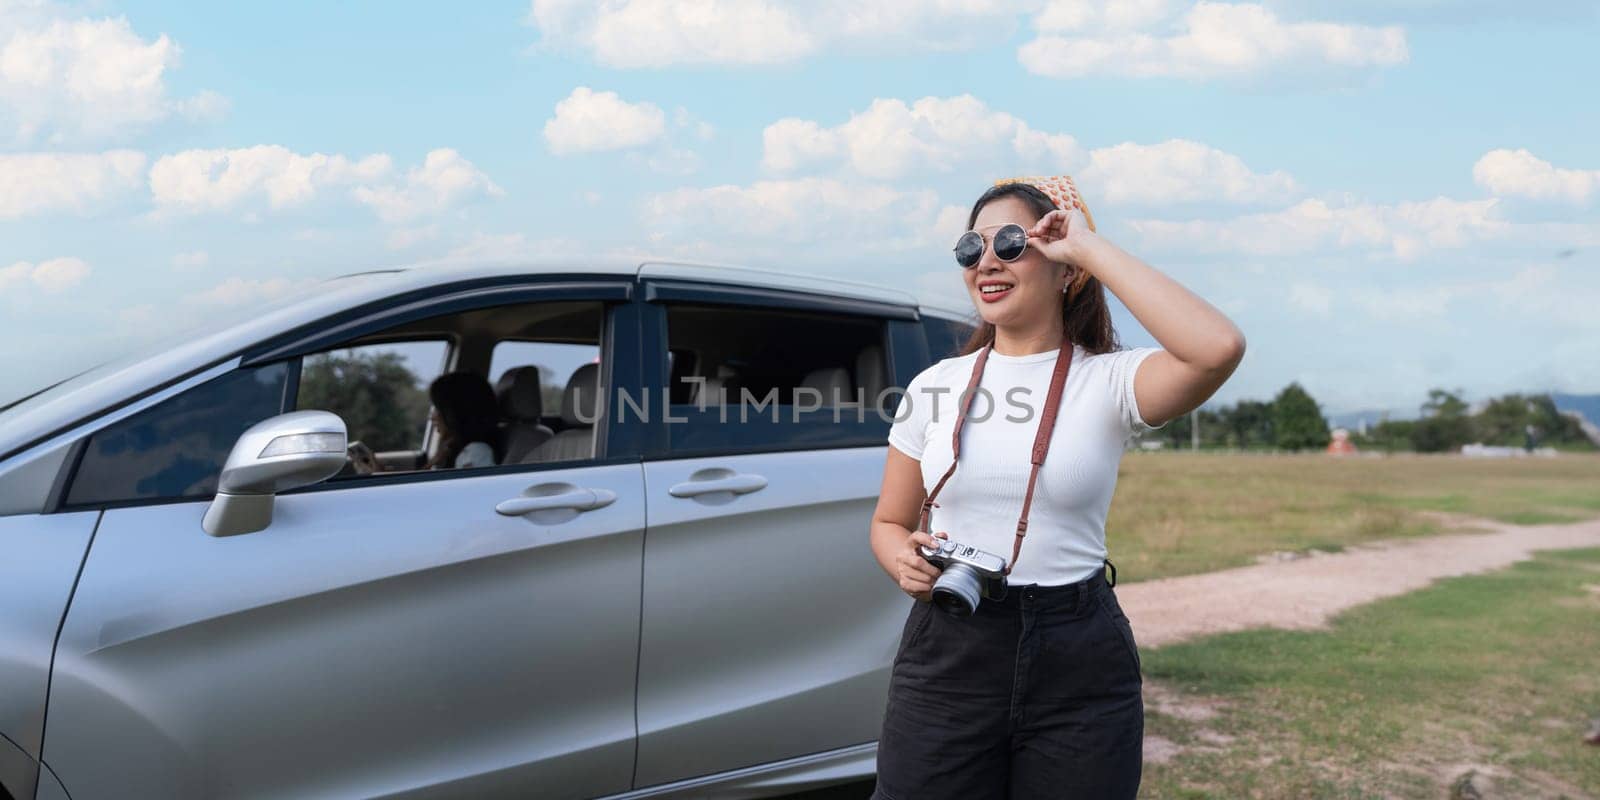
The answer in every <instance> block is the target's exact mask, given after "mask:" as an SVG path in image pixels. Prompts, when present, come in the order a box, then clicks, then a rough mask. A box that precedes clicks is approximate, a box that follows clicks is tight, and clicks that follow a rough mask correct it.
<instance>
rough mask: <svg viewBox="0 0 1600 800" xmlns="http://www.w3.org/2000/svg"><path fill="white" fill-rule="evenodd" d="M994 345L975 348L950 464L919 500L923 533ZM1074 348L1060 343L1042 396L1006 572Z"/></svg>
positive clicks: (956, 456)
mask: <svg viewBox="0 0 1600 800" xmlns="http://www.w3.org/2000/svg"><path fill="white" fill-rule="evenodd" d="M993 347H994V346H993V345H987V346H985V347H984V348H983V349H982V350H980V351H978V358H977V360H975V361H974V362H973V363H972V377H971V378H969V379H968V380H967V389H966V391H964V392H962V393H961V398H960V402H961V411H960V413H959V414H957V416H956V424H955V430H954V431H953V432H952V433H951V434H950V437H951V441H950V453H951V458H950V468H949V469H947V470H945V471H944V476H943V477H941V478H939V482H938V483H936V484H934V486H933V491H932V492H929V493H928V498H927V499H926V500H923V501H922V514H921V518H920V519H919V520H918V521H917V530H919V531H922V532H924V533H931V531H929V530H928V516H929V514H931V513H932V509H933V508H934V507H935V506H937V505H939V504H938V503H936V502H934V499H935V498H937V497H938V496H939V492H940V491H941V490H943V489H944V485H945V483H946V482H948V481H949V480H950V476H951V475H954V474H955V473H956V463H957V462H959V461H960V460H961V428H962V426H963V425H964V424H965V423H966V421H967V414H968V413H969V412H970V411H971V409H972V398H973V397H975V396H977V393H978V383H979V382H980V381H982V380H983V367H984V365H985V364H987V363H988V361H989V351H990V350H991V349H993ZM1073 350H1074V348H1073V346H1072V343H1071V342H1068V341H1063V342H1062V343H1061V350H1060V352H1058V353H1057V354H1056V367H1055V371H1054V372H1052V373H1051V374H1050V392H1049V394H1048V395H1046V396H1045V401H1044V413H1043V414H1041V415H1040V417H1039V430H1038V432H1037V433H1035V434H1034V436H1033V453H1032V462H1033V466H1032V468H1030V469H1029V470H1028V493H1027V495H1025V496H1024V497H1023V499H1022V516H1021V517H1019V518H1018V519H1017V538H1016V540H1015V541H1014V542H1013V543H1012V545H1011V560H1010V561H1007V562H1006V571H1005V574H1007V575H1010V574H1011V569H1012V568H1013V567H1015V566H1016V565H1017V557H1018V556H1019V555H1021V554H1022V537H1024V536H1026V535H1028V510H1029V509H1030V508H1032V507H1033V487H1034V485H1035V484H1036V483H1038V481H1039V467H1040V466H1041V465H1042V464H1044V456H1045V453H1047V452H1049V450H1050V434H1051V433H1052V432H1054V431H1055V427H1056V412H1058V411H1060V410H1061V392H1062V389H1063V388H1064V387H1065V386H1066V385H1067V371H1068V370H1069V369H1071V368H1072V354H1073Z"/></svg>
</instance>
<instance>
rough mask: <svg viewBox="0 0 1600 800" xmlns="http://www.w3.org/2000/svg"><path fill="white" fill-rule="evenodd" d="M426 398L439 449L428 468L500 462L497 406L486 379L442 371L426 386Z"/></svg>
mask: <svg viewBox="0 0 1600 800" xmlns="http://www.w3.org/2000/svg"><path fill="white" fill-rule="evenodd" d="M428 399H429V400H430V401H432V402H433V410H432V412H431V416H430V417H429V420H430V421H431V422H432V423H433V429H434V430H436V431H438V432H439V450H438V452H436V453H435V454H434V456H433V459H432V460H431V461H429V462H428V469H446V468H451V467H455V468H465V467H492V466H494V465H495V464H498V463H500V459H501V458H503V457H504V455H505V454H504V452H502V450H501V447H502V442H501V437H500V406H499V402H498V401H497V400H496V399H495V396H494V389H492V388H490V386H489V381H488V380H486V379H485V378H484V377H483V376H482V375H479V374H478V373H476V372H465V371H463V372H446V373H445V374H443V375H440V376H439V377H437V378H435V379H434V380H433V383H431V384H429V385H428Z"/></svg>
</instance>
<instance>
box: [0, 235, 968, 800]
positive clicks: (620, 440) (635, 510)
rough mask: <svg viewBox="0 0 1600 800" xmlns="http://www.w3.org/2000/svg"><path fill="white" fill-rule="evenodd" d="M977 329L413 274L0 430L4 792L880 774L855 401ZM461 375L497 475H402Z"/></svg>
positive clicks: (727, 782) (684, 784) (883, 655)
mask: <svg viewBox="0 0 1600 800" xmlns="http://www.w3.org/2000/svg"><path fill="white" fill-rule="evenodd" d="M968 330H969V329H968V328H966V326H965V325H963V324H962V323H961V322H960V315H959V314H954V313H949V312H945V313H939V312H937V311H934V310H931V309H928V308H923V307H919V305H918V304H917V303H916V301H915V300H914V299H913V298H912V297H910V296H909V295H905V294H903V293H900V292H897V291H893V290H889V289H878V288H873V287H866V286H861V285H854V284H846V283H841V282H838V281H831V280H820V279H814V278H804V277H797V276H790V275H782V274H777V273H766V272H760V271H756V270H749V269H736V268H727V267H713V266H697V265H687V264H667V263H645V264H640V263H638V262H627V263H622V262H617V263H599V264H593V263H585V264H583V265H581V266H577V265H572V264H553V263H551V264H533V265H529V264H518V265H474V266H460V265H456V266H430V267H423V268H418V269H409V270H388V271H382V272H372V273H362V274H357V275H351V276H346V277H343V278H338V279H334V280H331V281H327V282H324V283H322V284H319V285H318V286H317V288H316V290H315V291H314V292H311V293H310V296H308V297H306V298H303V299H300V300H296V301H294V302H289V303H283V304H280V305H279V306H277V307H274V308H270V309H264V310H261V311H260V312H259V313H258V314H256V315H255V316H254V317H252V318H250V319H248V320H246V321H243V322H241V323H239V324H237V325H233V326H230V327H227V328H226V329H224V330H221V331H219V332H215V333H210V334H207V335H204V336H201V337H191V338H189V339H186V340H182V341H179V342H177V343H176V344H174V345H173V346H171V347H169V348H167V349H164V350H162V351H160V352H157V353H154V354H153V355H150V356H148V357H145V358H141V359H135V360H130V361H127V362H123V363H117V364H112V365H108V366H104V367H100V368H97V369H95V370H93V371H91V372H89V373H86V374H84V375H81V376H78V377H76V378H73V379H71V380H68V381H66V382H64V383H62V384H59V385H57V386H54V387H51V388H49V389H46V390H44V391H43V392H41V393H39V394H37V395H34V396H32V397H29V398H25V399H23V400H21V401H19V402H16V403H13V404H11V405H10V406H8V407H6V408H4V409H3V410H0V609H3V611H0V787H3V791H0V797H4V796H5V795H6V794H7V793H9V796H10V798H15V800H21V799H22V798H34V797H37V798H41V799H43V798H50V799H51V800H55V798H66V797H68V793H70V796H71V797H73V798H75V799H76V800H95V798H129V797H160V798H168V797H205V798H211V797H294V798H305V797H495V796H503V797H550V798H559V797H619V798H620V797H762V796H772V795H780V794H785V793H791V792H795V791H800V790H805V789H810V788H814V787H820V786H826V785H830V784H834V783H839V782H841V781H850V780H860V779H863V778H870V776H871V774H872V770H873V762H874V750H875V742H874V740H875V738H876V737H877V735H878V731H879V726H880V724H881V721H882V714H883V705H884V701H885V697H886V691H887V686H888V671H889V666H890V662H891V659H892V657H893V652H894V648H895V645H896V642H897V639H898V636H899V634H900V626H901V625H902V624H903V621H904V619H905V616H906V611H907V609H908V607H909V604H910V602H911V601H910V600H909V599H908V598H906V597H905V596H904V595H903V594H902V593H900V592H899V591H898V590H897V589H896V587H895V586H894V584H893V582H892V581H890V580H889V579H887V578H886V577H885V576H884V575H883V574H882V573H881V572H880V571H879V569H878V567H877V565H876V563H875V562H874V560H873V558H872V557H871V554H870V553H869V551H868V550H867V528H868V524H869V519H870V517H871V513H872V509H873V506H874V503H875V500H876V493H877V489H878V485H879V481H880V478H881V475H882V467H883V460H884V455H885V449H884V448H885V444H884V441H885V436H886V434H887V431H888V427H889V420H888V415H889V414H892V412H893V410H894V408H895V401H896V398H897V395H895V393H894V392H893V391H889V392H885V391H884V390H885V389H892V387H896V386H904V385H905V384H906V383H908V382H909V381H910V379H911V376H913V375H915V374H916V373H917V372H918V371H919V370H921V369H922V368H923V367H925V366H926V365H927V364H929V363H930V361H931V360H932V359H936V358H939V357H942V356H944V355H948V354H950V352H951V351H952V350H953V349H954V348H955V346H956V344H957V343H958V341H959V340H961V339H962V338H964V336H965V335H966V333H967V332H968ZM456 371H467V372H472V373H475V374H477V375H481V376H483V379H484V380H486V381H492V382H493V386H494V388H495V389H497V395H496V398H495V401H494V402H496V403H497V404H498V407H497V408H496V414H497V417H498V418H497V419H496V420H495V422H494V424H495V426H496V429H497V430H498V431H499V433H500V436H499V437H498V438H499V439H500V441H501V442H502V445H503V447H502V452H500V453H499V454H498V463H497V464H495V465H491V466H482V467H473V468H460V469H429V468H427V464H428V461H429V459H430V457H431V456H432V455H433V454H434V453H435V452H437V450H438V448H439V445H440V441H439V440H440V436H439V431H437V430H435V428H434V424H433V423H431V422H430V418H431V417H430V414H429V405H430V403H429V398H428V394H427V387H428V385H429V383H430V382H431V380H432V379H433V378H435V377H437V376H438V375H440V374H443V373H445V372H456ZM356 440H359V441H360V442H361V443H362V445H363V446H365V449H366V450H368V451H370V452H371V460H372V461H374V462H376V464H377V470H376V471H372V472H370V473H367V472H365V471H362V470H357V469H354V468H353V467H352V459H350V458H348V457H347V456H348V453H349V452H350V450H349V443H350V442H353V441H356Z"/></svg>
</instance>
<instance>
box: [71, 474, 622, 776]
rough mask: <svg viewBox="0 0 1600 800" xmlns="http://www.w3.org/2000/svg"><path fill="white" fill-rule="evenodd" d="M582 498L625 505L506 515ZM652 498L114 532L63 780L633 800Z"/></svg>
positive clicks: (343, 510)
mask: <svg viewBox="0 0 1600 800" xmlns="http://www.w3.org/2000/svg"><path fill="white" fill-rule="evenodd" d="M560 482H570V483H573V484H575V485H577V486H581V487H585V488H593V489H605V490H608V491H611V492H614V493H615V494H616V498H617V499H616V501H615V502H614V503H612V504H611V505H609V506H606V507H603V508H599V509H596V510H593V511H588V512H583V513H577V512H574V514H575V516H574V517H573V518H572V519H568V520H566V521H564V522H560V523H557V524H536V523H533V522H530V521H528V520H527V519H525V518H522V517H508V516H502V515H500V514H498V513H496V511H495V506H496V504H498V503H500V502H502V501H504V500H508V499H511V498H515V497H518V496H520V495H521V494H522V493H523V492H524V490H527V489H530V488H531V487H534V486H539V485H544V484H551V483H560ZM643 497H644V494H643V486H642V478H641V469H640V467H639V465H638V464H637V463H634V464H621V465H611V466H590V467H580V468H575V469H570V470H543V471H537V472H521V473H503V474H495V475H485V476H481V477H453V478H451V479H448V480H423V481H412V482H404V483H398V484H394V483H391V484H388V485H367V486H352V487H349V488H337V489H334V488H330V489H325V490H320V491H309V492H300V493H291V494H285V495H280V496H279V497H278V500H277V508H276V511H275V516H274V519H273V522H272V525H271V526H270V527H269V528H267V529H266V530H263V531H260V532H258V533H253V534H248V535H245V536H237V537H231V538H226V539H217V538H214V537H211V536H207V535H206V534H205V533H204V532H203V531H201V529H200V518H201V516H202V514H203V513H204V511H205V507H206V504H205V503H203V502H200V503H172V504H165V505H152V506H136V507H129V508H117V509H111V510H108V511H107V512H106V513H105V519H104V521H103V522H102V523H101V527H100V531H99V532H98V534H97V535H96V538H97V541H96V544H95V547H94V548H93V552H91V553H90V556H89V558H88V561H87V563H86V564H85V565H84V569H83V576H82V578H81V579H80V581H79V586H78V591H77V593H76V595H75V597H74V599H73V603H72V611H71V613H70V614H69V615H68V618H67V623H66V626H65V628H64V629H63V631H62V634H61V641H60V645H59V648H58V651H57V655H56V666H55V677H54V680H53V681H52V683H51V688H50V695H51V699H50V734H49V739H48V740H47V741H46V743H45V754H44V758H45V760H46V761H48V762H49V763H50V765H51V766H52V768H54V769H55V770H56V772H57V773H58V774H59V775H61V776H62V777H63V779H64V781H65V784H66V786H67V789H68V791H70V792H71V793H72V794H73V795H74V796H75V797H77V798H79V800H87V799H90V798H99V797H127V796H139V797H207V798H210V797H245V796H249V797H261V796H277V797H307V796H312V795H318V796H328V795H332V796H360V797H375V796H400V795H404V794H407V793H412V792H429V793H447V794H461V795H470V796H480V797H487V796H516V794H517V792H518V787H521V789H522V791H524V792H525V791H526V787H528V786H546V787H549V788H550V791H549V793H548V795H547V796H550V797H588V796H594V795H601V794H610V793H615V792H618V791H623V790H626V789H628V788H629V787H630V785H631V784H630V777H631V775H630V772H631V767H632V764H633V753H634V739H633V735H634V704H633V691H634V680H635V672H636V658H637V652H638V612H639V569H640V559H641V549H642V543H643V526H644V502H643ZM313 721H314V722H313Z"/></svg>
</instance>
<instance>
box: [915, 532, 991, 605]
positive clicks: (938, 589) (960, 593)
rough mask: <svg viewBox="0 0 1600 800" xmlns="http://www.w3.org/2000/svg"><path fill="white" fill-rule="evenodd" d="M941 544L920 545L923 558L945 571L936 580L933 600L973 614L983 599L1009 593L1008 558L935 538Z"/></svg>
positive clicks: (919, 548) (919, 549)
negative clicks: (1007, 579) (1007, 581)
mask: <svg viewBox="0 0 1600 800" xmlns="http://www.w3.org/2000/svg"><path fill="white" fill-rule="evenodd" d="M934 541H936V542H938V543H939V545H938V547H918V548H917V550H918V552H920V553H922V557H923V558H926V559H928V561H929V562H930V563H932V564H933V565H934V566H936V567H938V568H939V569H941V570H943V572H941V573H940V574H939V579H938V580H936V581H934V582H933V603H934V605H936V606H938V607H940V608H942V609H944V610H945V611H946V612H948V613H951V614H954V615H956V616H958V617H965V616H969V615H970V614H972V612H973V611H976V610H977V608H978V601H979V600H980V599H982V598H985V597H987V598H989V599H990V600H999V599H1001V598H1003V597H1005V596H1006V575H1005V569H1006V560H1005V559H1003V558H1001V557H1000V556H997V555H995V554H993V553H987V552H984V551H982V550H979V549H978V548H976V547H973V546H971V545H966V544H961V543H959V542H952V541H950V540H949V539H935V540H934Z"/></svg>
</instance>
